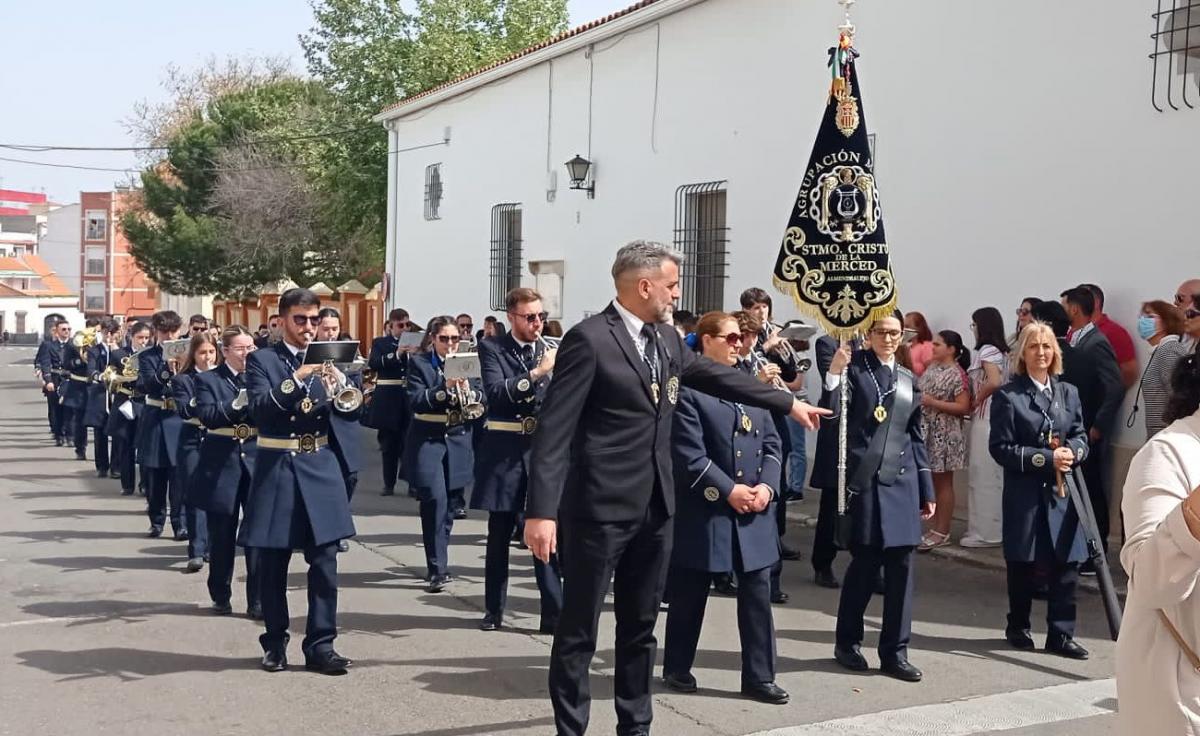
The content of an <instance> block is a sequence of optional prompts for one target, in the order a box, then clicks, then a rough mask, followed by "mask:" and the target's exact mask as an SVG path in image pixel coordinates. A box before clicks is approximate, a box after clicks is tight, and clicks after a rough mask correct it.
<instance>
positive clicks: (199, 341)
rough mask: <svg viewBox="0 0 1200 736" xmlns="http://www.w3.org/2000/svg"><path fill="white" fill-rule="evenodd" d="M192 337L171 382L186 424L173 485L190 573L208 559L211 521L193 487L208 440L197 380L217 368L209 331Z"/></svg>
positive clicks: (196, 331)
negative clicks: (183, 526) (179, 501)
mask: <svg viewBox="0 0 1200 736" xmlns="http://www.w3.org/2000/svg"><path fill="white" fill-rule="evenodd" d="M195 325H196V317H192V325H191V326H192V327H193V328H194V327H195ZM191 333H192V341H191V342H190V343H189V344H188V351H187V356H185V357H184V360H183V365H181V366H180V367H179V372H178V373H177V374H175V377H174V378H173V379H172V380H171V391H172V396H173V398H174V399H175V411H177V412H178V413H179V418H180V419H181V420H183V426H182V427H180V428H179V445H178V446H177V447H176V450H175V461H176V462H175V475H174V477H173V478H171V482H172V483H175V484H176V485H177V486H178V488H179V495H180V496H181V497H182V498H183V504H184V512H183V517H184V522H185V523H186V524H187V532H188V544H187V546H188V552H187V556H188V561H187V571H188V572H199V571H200V570H201V568H203V567H204V561H205V559H207V557H208V523H207V521H208V519H207V516H206V514H205V512H204V510H203V509H199V508H197V507H196V504H195V501H193V499H192V495H193V491H192V484H193V482H194V480H195V477H196V469H197V468H198V467H199V464H200V443H201V441H202V440H203V439H204V424H203V422H201V421H200V417H199V415H197V413H196V409H197V408H198V403H199V402H198V400H197V398H196V379H197V378H198V377H199V375H200V374H201V373H204V372H206V371H210V370H212V369H213V368H215V367H216V365H217V341H216V340H214V339H213V338H212V336H211V335H210V334H208V331H207V330H204V331H199V330H196V329H192V330H191Z"/></svg>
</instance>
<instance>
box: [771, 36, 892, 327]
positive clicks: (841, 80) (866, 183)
mask: <svg viewBox="0 0 1200 736" xmlns="http://www.w3.org/2000/svg"><path fill="white" fill-rule="evenodd" d="M852 41H853V39H852V38H851V37H850V36H848V35H845V34H843V35H842V37H841V38H840V39H839V42H838V45H837V46H836V47H834V48H832V49H830V64H831V67H832V71H833V84H832V87H831V90H830V95H829V101H828V102H827V103H826V105H825V115H824V117H823V118H822V119H821V128H820V130H819V131H818V133H817V140H816V142H815V143H814V144H813V150H812V155H811V156H810V157H809V162H808V168H807V169H805V171H804V177H803V179H802V180H801V184H800V194H799V196H797V197H796V203H795V206H794V207H793V209H792V215H791V218H790V219H789V221H788V229H787V232H786V233H785V234H784V238H783V245H782V246H781V247H780V250H779V258H778V260H777V261H776V263H775V278H774V282H775V288H777V289H779V290H780V291H782V292H783V293H784V294H787V295H790V296H791V297H792V299H793V300H794V301H795V303H796V307H797V308H798V309H799V310H800V311H801V312H804V313H806V314H811V315H813V316H815V317H816V318H817V319H818V320H819V321H820V322H821V324H822V326H823V327H824V328H825V330H826V331H827V332H828V333H829V334H830V335H833V336H834V337H836V338H839V339H846V338H850V337H852V336H854V335H856V334H863V333H865V332H866V331H867V329H868V328H869V327H870V326H871V323H873V322H874V321H875V320H876V319H878V318H880V317H884V316H887V315H889V314H891V313H892V311H893V310H894V309H895V305H896V281H895V278H894V277H893V275H892V264H891V252H890V250H889V248H888V245H887V240H886V239H885V237H884V232H883V211H882V209H881V208H880V206H879V190H878V188H877V187H876V184H875V162H874V160H873V158H872V155H871V148H870V142H869V139H868V136H867V123H866V118H865V117H864V116H863V113H862V90H861V88H859V86H858V76H857V73H856V72H855V68H854V60H855V59H856V58H857V57H858V52H857V51H855V49H854V48H853V46H852V45H851V44H852Z"/></svg>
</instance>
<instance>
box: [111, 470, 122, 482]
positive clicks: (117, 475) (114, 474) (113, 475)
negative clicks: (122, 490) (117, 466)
mask: <svg viewBox="0 0 1200 736" xmlns="http://www.w3.org/2000/svg"><path fill="white" fill-rule="evenodd" d="M108 477H109V478H112V479H113V480H121V471H119V470H110V471H108Z"/></svg>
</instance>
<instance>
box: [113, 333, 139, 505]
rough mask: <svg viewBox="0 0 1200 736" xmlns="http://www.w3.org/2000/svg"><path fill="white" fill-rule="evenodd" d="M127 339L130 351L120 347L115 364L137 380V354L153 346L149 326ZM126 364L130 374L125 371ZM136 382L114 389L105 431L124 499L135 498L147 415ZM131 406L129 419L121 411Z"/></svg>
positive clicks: (127, 375)
mask: <svg viewBox="0 0 1200 736" xmlns="http://www.w3.org/2000/svg"><path fill="white" fill-rule="evenodd" d="M126 332H127V335H126V338H127V339H128V340H129V347H128V348H124V347H120V348H117V349H116V350H114V351H113V354H112V360H113V361H114V362H115V363H116V364H117V365H119V366H121V373H122V375H123V376H125V377H127V378H128V377H133V378H135V379H136V375H137V373H136V370H137V353H138V352H140V351H142V350H145V349H146V346H147V345H148V344H149V343H150V325H148V324H146V323H145V322H138V323H136V324H134V325H133V326H132V327H130V328H129V329H128V330H127V331H126ZM126 363H128V365H129V370H126V367H125V366H126ZM135 384H136V380H134V381H128V382H125V383H121V384H120V385H118V386H116V387H115V388H114V389H113V404H112V410H111V411H110V412H109V413H108V426H107V427H105V430H106V431H107V432H108V436H109V438H110V439H111V440H112V455H113V461H112V464H113V465H114V466H115V467H116V468H117V470H118V471H119V472H120V475H121V495H122V496H132V495H133V489H134V487H135V486H136V485H137V441H138V436H139V432H138V418H139V417H141V415H142V414H143V413H144V411H145V408H146V404H145V397H144V396H143V395H142V394H141V393H139V392H138V390H137V387H136V385H135ZM126 403H128V404H129V409H127V410H126V411H128V413H129V416H125V413H124V412H123V411H122V409H121V407H122V406H123V405H124V404H126Z"/></svg>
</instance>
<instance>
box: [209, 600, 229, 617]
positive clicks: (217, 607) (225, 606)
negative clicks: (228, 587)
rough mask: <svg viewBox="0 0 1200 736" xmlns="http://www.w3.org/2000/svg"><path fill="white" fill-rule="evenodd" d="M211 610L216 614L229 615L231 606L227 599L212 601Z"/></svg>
mask: <svg viewBox="0 0 1200 736" xmlns="http://www.w3.org/2000/svg"><path fill="white" fill-rule="evenodd" d="M212 612H213V613H215V614H216V615H218V616H229V615H231V614H232V613H233V606H231V605H229V601H225V602H224V603H213V604H212Z"/></svg>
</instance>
